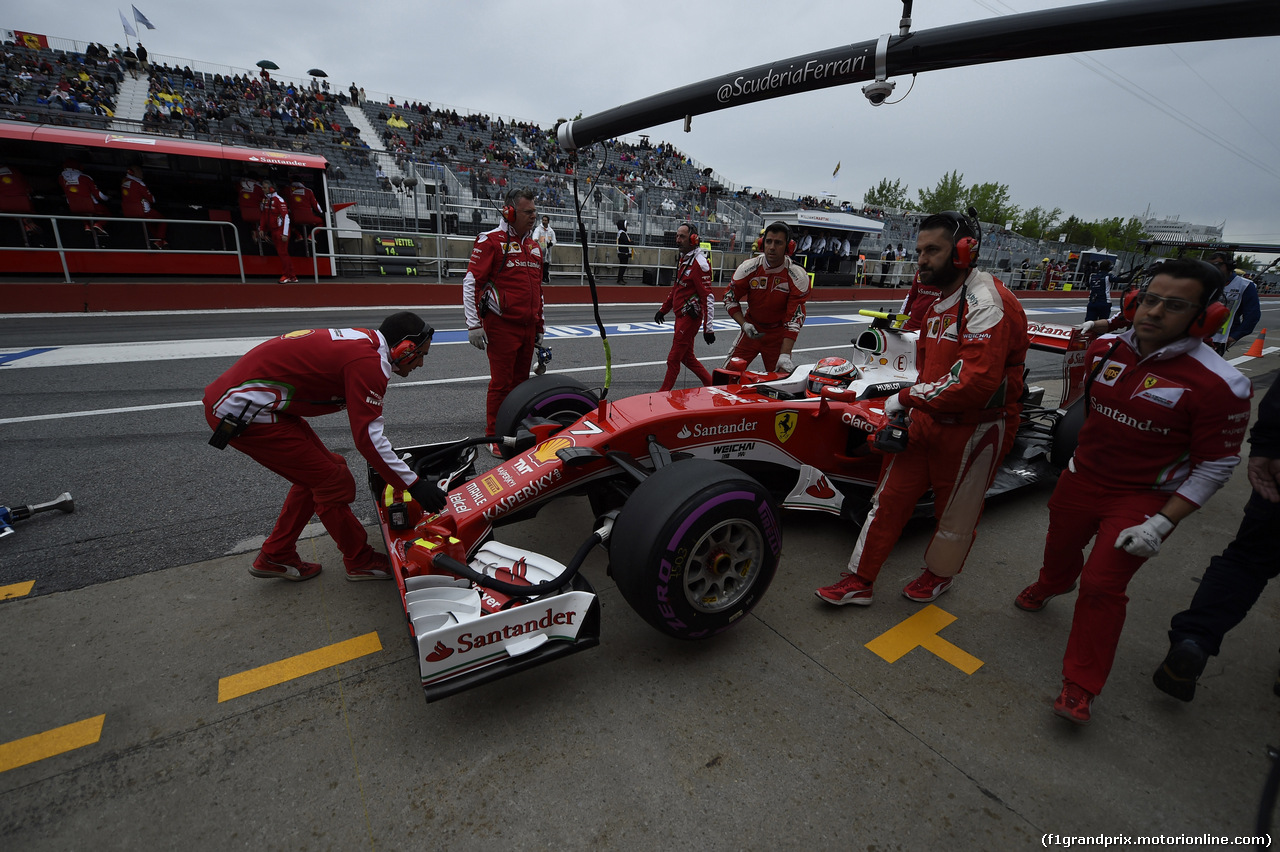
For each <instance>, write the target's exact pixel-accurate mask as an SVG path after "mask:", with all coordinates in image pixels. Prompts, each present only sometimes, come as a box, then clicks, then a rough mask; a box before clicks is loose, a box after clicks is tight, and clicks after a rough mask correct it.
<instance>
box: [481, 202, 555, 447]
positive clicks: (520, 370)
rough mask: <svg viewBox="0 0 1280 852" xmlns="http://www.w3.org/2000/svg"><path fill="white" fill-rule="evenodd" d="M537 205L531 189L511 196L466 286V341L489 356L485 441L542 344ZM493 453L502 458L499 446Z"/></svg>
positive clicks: (484, 242)
mask: <svg viewBox="0 0 1280 852" xmlns="http://www.w3.org/2000/svg"><path fill="white" fill-rule="evenodd" d="M533 199H534V195H533V190H532V189H528V188H526V189H514V190H512V191H510V192H508V193H507V196H506V203H505V204H504V206H503V208H502V211H501V215H502V220H501V221H500V222H499V223H498V227H496V228H494V229H493V230H491V231H485V232H484V233H482V234H480V235H479V236H478V237H476V241H475V245H474V247H473V248H472V249H471V259H470V260H469V261H468V263H467V274H466V276H465V277H464V278H463V280H462V311H463V314H464V315H465V317H466V321H467V340H468V342H470V344H471V345H472V346H474V347H476V348H477V349H480V350H482V351H487V352H488V356H489V392H488V395H487V396H486V398H485V434H486V435H494V434H495V429H496V428H497V425H496V424H497V415H498V407H499V406H501V405H502V401H503V400H504V399H506V398H507V394H509V393H511V391H512V390H514V389H515V387H516V385H518V384H520V383H521V382H523V381H524V380H525V379H527V378H529V367H530V364H531V363H532V359H533V350H534V347H536V346H539V345H541V343H542V332H543V318H542V250H541V249H540V248H538V244H537V243H536V242H534V240H533V238H532V232H533V226H534V223H535V222H536V221H537V207H536V205H535V204H534V200H533ZM489 449H490V452H492V453H493V455H495V456H499V457H500V456H501V452H500V450H499V449H498V445H497V444H492V445H490V447H489Z"/></svg>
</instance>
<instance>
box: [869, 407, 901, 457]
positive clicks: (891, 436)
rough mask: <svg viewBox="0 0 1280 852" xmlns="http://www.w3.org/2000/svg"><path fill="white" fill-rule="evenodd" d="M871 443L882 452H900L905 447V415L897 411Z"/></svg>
mask: <svg viewBox="0 0 1280 852" xmlns="http://www.w3.org/2000/svg"><path fill="white" fill-rule="evenodd" d="M872 444H873V445H874V446H875V448H876V449H877V450H879V451H880V452H882V453H900V452H902V451H903V450H905V449H906V448H907V415H906V414H904V413H902V412H898V413H897V414H895V415H893V416H892V417H890V418H889V422H888V423H886V424H885V425H884V426H883V427H882V428H881V429H880V431H879V432H877V433H876V437H875V439H874V440H873V441H872Z"/></svg>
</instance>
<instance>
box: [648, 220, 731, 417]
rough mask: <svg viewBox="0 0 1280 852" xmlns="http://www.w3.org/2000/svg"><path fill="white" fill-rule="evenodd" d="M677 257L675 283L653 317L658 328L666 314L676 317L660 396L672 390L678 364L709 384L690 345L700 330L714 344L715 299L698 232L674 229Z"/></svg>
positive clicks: (681, 227) (689, 228) (690, 227)
mask: <svg viewBox="0 0 1280 852" xmlns="http://www.w3.org/2000/svg"><path fill="white" fill-rule="evenodd" d="M676 255H677V259H676V279H675V281H674V282H673V283H672V285H671V292H670V293H668V294H667V298H666V299H664V300H663V302H662V307H660V308H658V312H657V313H656V314H654V315H653V320H654V322H656V323H658V324H659V325H661V324H662V323H664V322H665V321H666V319H667V317H666V314H667V312H668V311H671V310H674V311H675V313H676V318H675V327H676V329H675V334H674V335H673V336H672V339H671V351H670V352H668V353H667V375H666V376H665V377H663V379H662V387H660V388H658V392H659V393H665V392H666V391H669V390H671V389H672V388H673V387H675V384H676V376H678V375H679V374H680V365H681V364H684V365H685V366H686V367H688V368H689V370H690V371H691V372H692V373H693V374H694V375H695V376H697V377H698V381H700V382H702V384H704V385H709V384H711V374H710V373H709V372H707V368H706V367H704V366H702V362H701V361H699V360H698V356H697V355H695V354H693V345H694V343H695V341H696V335H697V333H698V328H699V326H701V328H702V338H703V340H705V341H706V342H707V344H708V345H710V344H712V343H715V342H716V334H715V332H714V331H712V330H711V321H712V320H713V319H714V318H715V310H716V297H715V294H714V293H712V292H711V264H710V262H708V261H707V256H706V254H704V253H703V251H702V249H700V248H698V238H697V232H696V231H695V230H694V229H693V226H692V225H689V224H684V225H681V226H680V227H678V228H676Z"/></svg>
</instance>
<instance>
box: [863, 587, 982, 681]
mask: <svg viewBox="0 0 1280 852" xmlns="http://www.w3.org/2000/svg"><path fill="white" fill-rule="evenodd" d="M955 620H956V617H955V616H954V615H952V614H951V613H949V612H946V611H945V610H941V609H939V608H938V607H936V606H934V605H933V604H929V605H928V606H927V607H925V608H924V609H922V610H920V611H919V612H917V613H916V614H915V615H913V616H911V617H910V618H908V619H907V620H906V621H904V622H902V623H901V624H898V625H897V626H896V627H891V628H890V629H888V630H886V631H885V632H884V633H881V634H880V635H879V636H877V637H876V638H874V639H872V640H871V641H870V642H868V643H867V648H869V649H870V650H871V652H872V653H874V654H875V655H876V656H878V657H880V658H882V659H883V660H884V661H885V662H888V663H896V662H897V661H898V660H899V659H901V658H902V657H903V656H905V655H906V654H907V652H909V651H911V650H914V649H915V648H924V649H925V650H926V651H929V652H930V653H932V654H934V655H936V656H938V657H941V658H942V659H944V660H946V661H947V662H948V663H950V664H951V665H953V666H955V667H956V668H958V669H959V670H960V671H962V672H964V673H965V674H970V675H971V674H973V673H974V672H976V671H977V670H978V669H979V668H980V667H981V666H982V660H979V659H978V658H977V657H975V656H973V655H972V654H970V653H968V652H967V651H963V650H961V649H960V648H957V647H956V646H955V645H952V644H951V643H950V642H948V641H947V640H946V639H943V638H942V637H941V636H939V635H938V631H939V630H941V629H942V628H944V627H946V626H947V625H948V624H950V623H951V622H953V621H955Z"/></svg>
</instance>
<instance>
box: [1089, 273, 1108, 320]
mask: <svg viewBox="0 0 1280 852" xmlns="http://www.w3.org/2000/svg"><path fill="white" fill-rule="evenodd" d="M1111 287H1112V280H1111V261H1109V260H1104V261H1102V263H1100V264H1098V271H1097V272H1095V273H1093V274H1092V275H1090V276H1089V304H1088V305H1087V306H1086V307H1085V312H1084V318H1085V321H1086V322H1088V321H1089V320H1099V319H1106V318H1107V317H1109V316H1111Z"/></svg>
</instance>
